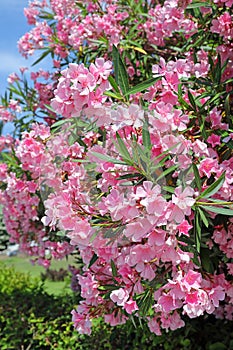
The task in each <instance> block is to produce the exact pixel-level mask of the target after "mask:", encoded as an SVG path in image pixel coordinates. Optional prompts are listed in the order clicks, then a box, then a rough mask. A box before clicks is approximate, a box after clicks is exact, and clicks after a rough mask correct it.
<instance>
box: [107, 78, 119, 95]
mask: <svg viewBox="0 0 233 350" xmlns="http://www.w3.org/2000/svg"><path fill="white" fill-rule="evenodd" d="M108 81H109V83H110V84H111V86H112V87H113V89H114V90H115V91H116V92H117V93H120V89H119V87H118V85H117V83H116V81H115V79H114V78H113V77H112V76H111V75H110V76H109V77H108Z"/></svg>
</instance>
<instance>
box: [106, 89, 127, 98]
mask: <svg viewBox="0 0 233 350" xmlns="http://www.w3.org/2000/svg"><path fill="white" fill-rule="evenodd" d="M104 95H105V96H109V97H112V98H115V99H116V100H123V99H124V97H123V96H121V94H118V93H115V92H112V91H105V92H104Z"/></svg>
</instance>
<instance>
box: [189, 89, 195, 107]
mask: <svg viewBox="0 0 233 350" xmlns="http://www.w3.org/2000/svg"><path fill="white" fill-rule="evenodd" d="M188 98H189V101H190V103H191V105H192V107H193V109H194V111H196V110H197V106H196V102H195V99H194V97H193V95H192V94H191V92H190V91H189V90H188Z"/></svg>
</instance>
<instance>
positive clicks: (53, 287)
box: [0, 255, 74, 295]
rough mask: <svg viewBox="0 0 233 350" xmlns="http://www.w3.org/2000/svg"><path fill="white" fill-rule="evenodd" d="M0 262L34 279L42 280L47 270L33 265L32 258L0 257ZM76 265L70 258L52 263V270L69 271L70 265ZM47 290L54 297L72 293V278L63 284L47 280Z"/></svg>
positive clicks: (19, 256)
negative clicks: (42, 274)
mask: <svg viewBox="0 0 233 350" xmlns="http://www.w3.org/2000/svg"><path fill="white" fill-rule="evenodd" d="M0 262H3V263H4V264H5V265H6V266H13V267H14V268H15V270H16V271H19V272H24V273H29V274H30V276H31V277H32V278H38V279H40V277H41V273H43V272H45V268H44V267H42V266H39V265H37V264H35V265H33V264H32V263H31V262H30V258H29V257H26V256H22V255H18V256H12V257H8V256H6V255H0ZM73 264H74V258H72V257H69V258H68V260H66V259H63V260H56V261H52V263H51V266H50V268H51V269H53V270H59V269H60V268H63V269H67V267H68V265H73ZM44 286H45V290H46V291H47V292H48V293H50V294H54V295H59V294H61V293H63V292H69V291H70V278H69V277H67V278H66V279H65V281H62V282H52V281H48V280H45V282H44Z"/></svg>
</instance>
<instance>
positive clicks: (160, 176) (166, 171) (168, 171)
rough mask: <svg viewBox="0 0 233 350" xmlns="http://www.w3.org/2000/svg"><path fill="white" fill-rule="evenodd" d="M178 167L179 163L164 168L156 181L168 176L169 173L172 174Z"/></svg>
mask: <svg viewBox="0 0 233 350" xmlns="http://www.w3.org/2000/svg"><path fill="white" fill-rule="evenodd" d="M177 168H178V165H177V164H176V165H173V166H171V167H170V168H168V169H166V170H164V171H163V172H162V174H161V175H159V177H158V178H157V179H156V181H159V180H160V179H162V178H163V177H165V176H167V175H168V174H170V173H171V172H173V171H175V170H176V169H177Z"/></svg>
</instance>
